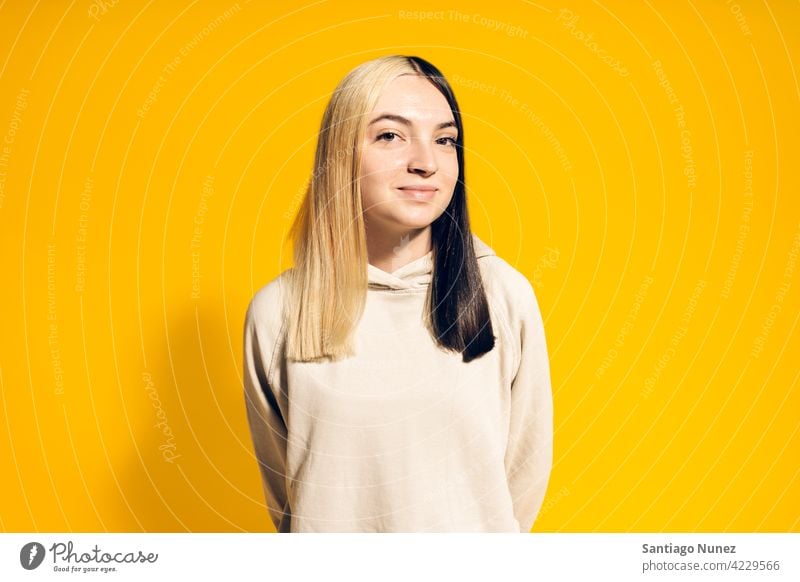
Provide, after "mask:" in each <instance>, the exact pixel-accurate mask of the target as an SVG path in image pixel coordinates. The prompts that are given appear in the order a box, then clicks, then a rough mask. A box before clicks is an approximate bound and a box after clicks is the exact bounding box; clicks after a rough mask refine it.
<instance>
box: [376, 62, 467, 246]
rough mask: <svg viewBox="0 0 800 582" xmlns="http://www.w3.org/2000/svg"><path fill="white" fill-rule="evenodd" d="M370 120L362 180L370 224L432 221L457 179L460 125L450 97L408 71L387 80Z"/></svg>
mask: <svg viewBox="0 0 800 582" xmlns="http://www.w3.org/2000/svg"><path fill="white" fill-rule="evenodd" d="M367 123H368V125H367V130H366V134H365V137H364V142H363V143H362V145H361V176H360V182H361V196H362V198H361V199H362V204H363V208H364V219H365V221H366V222H367V225H368V228H379V229H382V230H384V231H388V232H392V233H398V234H402V233H403V232H407V231H408V230H410V229H420V228H425V227H428V226H429V225H430V224H431V223H432V222H433V221H434V220H436V219H437V218H438V217H439V216H441V214H442V213H443V212H444V210H445V208H447V205H448V204H449V203H450V199H451V198H452V197H453V190H454V189H455V186H456V181H457V180H458V158H457V156H456V145H455V142H456V137H457V136H458V130H457V129H456V126H455V119H454V118H453V114H452V112H451V111H450V106H449V105H448V103H447V100H446V99H445V97H444V95H442V94H441V93H440V92H439V90H438V89H436V87H434V86H433V85H432V84H431V83H430V81H428V80H426V79H425V78H424V77H417V76H413V75H403V76H401V77H397V78H396V79H394V80H393V81H391V82H390V83H389V84H388V85H387V86H386V89H385V90H384V91H383V93H382V94H381V96H380V97H379V98H378V102H377V103H376V104H375V109H374V110H373V111H372V112H371V113H370V114H369V118H368V120H367Z"/></svg>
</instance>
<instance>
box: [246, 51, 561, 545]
mask: <svg viewBox="0 0 800 582" xmlns="http://www.w3.org/2000/svg"><path fill="white" fill-rule="evenodd" d="M292 235H293V241H294V259H295V261H294V263H295V264H294V267H293V268H292V269H289V270H287V271H284V272H283V273H281V274H280V275H279V276H278V277H276V278H275V279H274V280H273V281H271V282H270V283H269V284H267V285H266V286H265V287H263V288H262V289H261V290H259V291H258V292H257V293H256V295H255V296H254V297H253V299H252V300H251V302H250V305H249V306H248V310H247V314H246V318H245V325H244V379H243V381H244V395H245V402H246V410H247V419H248V422H249V426H250V431H251V434H252V439H253V445H254V449H255V454H256V457H257V459H258V462H259V465H260V469H261V477H262V481H263V486H264V493H265V495H266V501H267V508H268V511H269V515H270V517H271V519H272V522H273V523H274V525H275V527H276V529H277V530H278V531H279V532H427V531H475V532H490V531H491V532H511V531H516V532H528V531H530V530H531V527H532V526H533V523H534V521H535V519H536V515H537V514H538V512H539V508H540V507H541V504H542V501H543V498H544V494H545V490H546V488H547V483H548V480H549V476H550V470H551V466H552V448H553V445H552V442H553V436H552V432H553V408H552V406H553V405H552V393H551V388H550V372H549V362H548V359H547V347H546V343H545V336H544V329H543V325H542V318H541V315H540V312H539V307H538V304H537V301H536V298H535V296H534V292H533V289H532V287H531V285H530V283H529V282H528V280H527V279H526V278H525V277H524V276H523V275H522V274H521V273H519V272H518V271H517V270H516V269H514V268H513V267H512V266H511V265H510V264H509V263H507V262H506V261H505V260H503V259H501V258H500V257H498V256H497V255H496V254H495V253H494V251H493V250H492V249H491V248H490V247H489V246H487V245H486V244H485V243H484V242H483V241H482V240H481V239H479V238H478V237H477V236H476V235H474V234H473V233H472V232H471V230H470V224H469V217H468V215H467V200H466V188H465V185H464V128H463V125H462V120H461V114H460V111H459V108H458V104H457V102H456V99H455V97H454V95H453V92H452V90H451V88H450V85H449V84H448V83H447V81H446V80H445V78H444V77H443V76H442V74H441V73H440V72H439V70H438V69H436V68H435V67H434V66H433V65H431V64H430V63H429V62H427V61H425V60H423V59H421V58H418V57H406V56H389V57H383V58H379V59H376V60H373V61H369V62H366V63H364V64H362V65H360V66H358V67H357V68H355V69H354V70H353V71H351V72H350V73H349V74H348V75H347V76H346V77H345V78H344V79H343V80H342V81H341V83H340V84H339V86H338V87H337V88H336V90H335V92H334V94H333V96H332V98H331V100H330V102H329V104H328V106H327V109H326V111H325V114H324V117H323V120H322V127H321V130H320V134H319V141H318V144H317V150H316V156H315V160H314V172H313V174H312V179H311V182H310V185H309V188H308V191H307V194H306V197H305V201H304V203H303V206H302V208H301V210H300V213H299V214H298V217H297V219H296V221H295V223H294V225H293V228H292Z"/></svg>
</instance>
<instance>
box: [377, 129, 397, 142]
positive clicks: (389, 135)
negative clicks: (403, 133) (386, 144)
mask: <svg viewBox="0 0 800 582" xmlns="http://www.w3.org/2000/svg"><path fill="white" fill-rule="evenodd" d="M395 137H399V136H398V135H397V134H396V133H395V132H393V131H385V132H383V133H381V134H380V135H378V140H383V141H394V139H393V138H395Z"/></svg>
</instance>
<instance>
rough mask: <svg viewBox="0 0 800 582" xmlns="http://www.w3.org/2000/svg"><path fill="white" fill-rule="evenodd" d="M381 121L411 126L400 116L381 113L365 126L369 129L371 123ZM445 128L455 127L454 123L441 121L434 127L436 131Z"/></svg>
mask: <svg viewBox="0 0 800 582" xmlns="http://www.w3.org/2000/svg"><path fill="white" fill-rule="evenodd" d="M383 119H388V120H389V121H396V122H398V123H402V124H403V125H409V126H410V125H412V123H411V120H410V119H407V118H405V117H403V116H402V115H396V114H394V113H382V114H381V115H379V116H378V117H376V118H375V119H373V120H372V121H370V122H369V124H367V126H368V127H369V126H370V125H372V124H373V123H378V122H379V121H381V120H383ZM445 127H456V122H455V121H454V120H452V119H451V120H450V121H443V122H442V123H440V124H439V125H437V126H436V129H444V128H445Z"/></svg>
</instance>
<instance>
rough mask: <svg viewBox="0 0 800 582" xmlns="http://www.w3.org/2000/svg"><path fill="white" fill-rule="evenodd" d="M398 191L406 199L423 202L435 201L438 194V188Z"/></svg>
mask: <svg viewBox="0 0 800 582" xmlns="http://www.w3.org/2000/svg"><path fill="white" fill-rule="evenodd" d="M397 190H399V191H400V192H402V193H403V194H404V197H405V198H409V199H411V200H420V201H423V202H427V201H430V200H433V198H434V196H436V192H437V189H436V188H398V189H397Z"/></svg>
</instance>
